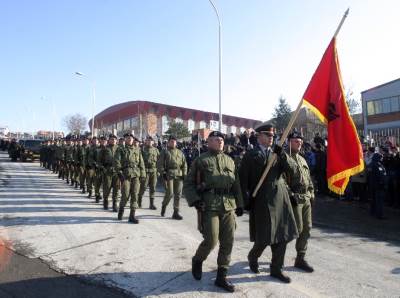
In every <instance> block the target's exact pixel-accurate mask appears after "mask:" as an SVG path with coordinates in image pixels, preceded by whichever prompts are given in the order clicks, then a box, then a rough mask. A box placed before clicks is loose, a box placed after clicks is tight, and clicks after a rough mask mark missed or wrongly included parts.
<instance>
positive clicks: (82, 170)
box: [78, 166, 86, 188]
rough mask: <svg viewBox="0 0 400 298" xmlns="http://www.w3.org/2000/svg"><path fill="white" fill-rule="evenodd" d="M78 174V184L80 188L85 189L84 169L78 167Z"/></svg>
mask: <svg viewBox="0 0 400 298" xmlns="http://www.w3.org/2000/svg"><path fill="white" fill-rule="evenodd" d="M78 173H79V184H80V186H81V188H82V187H85V182H86V168H85V167H82V166H79V167H78Z"/></svg>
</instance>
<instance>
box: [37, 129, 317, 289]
mask: <svg viewBox="0 0 400 298" xmlns="http://www.w3.org/2000/svg"><path fill="white" fill-rule="evenodd" d="M256 132H257V145H256V146H255V147H254V148H253V149H251V150H248V151H247V152H246V153H245V154H244V156H243V158H242V160H241V161H240V162H234V161H233V159H232V158H231V157H230V156H229V155H227V154H225V153H224V141H225V137H224V135H223V134H222V133H220V132H212V133H210V135H209V137H208V151H206V152H204V153H202V154H201V155H200V156H198V157H197V158H196V159H194V160H193V162H192V164H191V167H190V170H189V173H188V174H187V162H186V158H185V156H184V154H183V153H182V151H181V150H179V149H178V148H177V139H176V138H175V137H174V136H170V137H169V140H168V143H167V147H166V148H165V149H162V150H161V152H160V151H159V150H158V149H157V148H156V147H155V146H154V140H153V139H152V138H151V137H148V138H147V139H146V141H145V144H144V145H143V146H142V148H141V147H140V142H139V140H138V139H137V138H136V137H135V136H134V135H132V134H125V135H124V138H123V139H122V138H121V139H119V142H118V141H117V140H118V138H117V137H116V136H115V135H109V138H108V140H107V139H106V138H105V137H100V138H99V140H100V142H99V140H98V139H97V138H96V137H93V138H92V139H91V140H88V139H86V138H80V139H74V138H66V140H65V141H61V142H55V143H54V144H52V142H50V143H46V144H45V145H44V148H43V150H42V151H41V153H43V154H41V163H42V165H43V166H44V167H47V168H49V167H50V169H54V171H55V172H57V173H58V176H59V178H60V179H63V180H66V182H67V183H68V184H71V185H72V186H74V187H75V188H78V187H80V188H81V189H82V193H86V192H87V193H88V198H91V197H92V196H94V197H95V200H96V202H97V203H98V202H100V201H102V202H103V208H104V209H105V210H107V209H108V207H109V196H110V194H111V198H112V211H113V212H117V219H118V220H122V219H123V215H124V210H125V206H126V205H127V203H128V201H129V209H130V213H129V217H128V222H130V223H133V224H138V223H139V219H138V217H137V213H136V211H137V209H138V208H141V207H142V203H143V196H144V193H145V190H146V188H147V187H149V208H150V209H152V210H156V209H157V208H156V206H155V190H156V185H157V180H158V177H160V178H161V182H162V184H163V186H164V188H165V195H164V199H163V201H162V204H161V216H165V213H166V209H167V207H168V205H169V203H170V201H171V199H172V197H173V198H174V201H173V214H172V218H173V219H176V220H181V219H182V216H181V215H180V213H179V208H180V199H181V196H182V191H183V192H184V194H185V198H186V200H187V202H188V204H189V206H191V207H195V208H196V210H197V215H198V229H199V231H200V232H201V234H202V235H203V238H204V239H203V241H202V242H201V243H200V245H199V247H198V249H197V251H196V253H195V255H194V256H193V258H192V275H193V277H194V278H195V279H196V280H201V278H202V264H203V262H204V261H205V260H206V258H207V256H208V255H209V254H210V252H211V251H212V250H213V249H214V248H215V246H216V245H217V244H218V242H219V252H218V259H217V263H218V270H217V277H216V280H215V285H216V286H218V287H220V288H222V289H224V290H226V291H228V292H234V290H235V287H234V285H233V284H232V283H231V282H229V281H228V280H227V272H228V268H229V263H230V260H231V252H232V247H233V243H234V232H235V229H236V219H235V218H236V216H242V215H243V213H244V210H246V211H248V213H249V230H250V241H251V242H254V245H253V247H252V249H251V250H250V251H249V253H248V262H249V268H250V270H251V271H252V272H254V273H255V274H258V273H260V270H259V263H258V260H259V258H260V257H261V256H262V253H263V252H264V250H265V248H266V247H267V246H270V247H271V251H272V260H271V265H270V275H271V276H272V277H274V278H277V279H279V280H280V281H282V282H285V283H290V282H291V279H290V277H288V276H287V275H286V274H285V273H284V272H283V265H284V258H285V253H286V246H287V244H288V243H289V242H290V241H292V240H294V239H296V246H295V247H296V251H297V257H296V260H295V263H294V266H295V267H297V268H299V269H301V270H303V271H305V272H313V270H314V269H313V268H312V267H311V266H310V265H309V264H308V262H307V261H306V260H305V254H306V251H307V243H308V239H309V237H310V230H311V226H312V220H311V218H312V216H311V214H312V213H311V211H312V204H313V201H314V188H313V184H312V180H311V178H310V170H309V168H308V166H307V163H306V161H305V160H304V158H303V157H302V156H300V154H299V151H300V149H301V146H302V136H301V135H299V134H297V133H292V134H291V135H289V138H288V139H289V140H288V142H289V149H288V151H287V152H286V151H285V150H283V149H282V147H280V146H278V145H274V137H275V129H274V127H273V126H272V125H270V124H262V125H260V126H259V127H258V128H256ZM89 142H90V143H91V144H90V145H89ZM117 142H118V144H117ZM51 146H53V147H51ZM53 151H54V154H53V153H52V152H53ZM52 154H53V155H54V156H53V157H52ZM274 154H275V155H276V159H275V161H274V162H273V164H272V167H271V169H270V172H269V173H268V175H267V176H266V178H265V179H264V181H263V183H262V184H261V187H260V189H259V191H258V192H257V195H256V196H253V192H254V189H255V187H256V185H257V183H258V181H259V180H260V178H261V176H262V173H263V171H264V169H265V168H266V166H267V164H268V162H270V161H272V160H274V158H275V157H273V155H274ZM53 163H54V164H55V165H54V167H53ZM49 165H50V166H49ZM186 176H187V177H186ZM100 190H102V195H101V193H100ZM119 198H121V200H120V202H118V200H119Z"/></svg>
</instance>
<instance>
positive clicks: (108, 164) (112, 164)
mask: <svg viewBox="0 0 400 298" xmlns="http://www.w3.org/2000/svg"><path fill="white" fill-rule="evenodd" d="M118 151H119V147H118V145H117V137H116V136H115V135H113V134H110V135H109V138H108V145H107V146H106V147H104V148H102V149H101V151H100V157H99V159H100V163H101V165H102V167H103V168H104V172H103V208H104V210H107V209H108V197H109V195H110V192H111V188H112V206H113V208H112V209H113V211H114V212H117V211H118V210H117V200H118V190H119V187H120V183H119V181H118V175H117V174H118V172H117V166H116V157H117V152H118Z"/></svg>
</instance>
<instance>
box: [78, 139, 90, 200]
mask: <svg viewBox="0 0 400 298" xmlns="http://www.w3.org/2000/svg"><path fill="white" fill-rule="evenodd" d="M81 140H82V145H81V146H80V147H79V148H78V154H77V155H78V164H77V166H78V168H79V184H80V186H81V189H82V193H85V192H86V189H85V182H86V166H87V156H86V154H87V148H88V144H89V140H88V138H86V137H82V138H81Z"/></svg>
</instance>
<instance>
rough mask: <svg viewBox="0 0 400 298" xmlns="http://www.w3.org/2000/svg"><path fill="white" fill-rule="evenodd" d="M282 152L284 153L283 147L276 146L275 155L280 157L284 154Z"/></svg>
mask: <svg viewBox="0 0 400 298" xmlns="http://www.w3.org/2000/svg"><path fill="white" fill-rule="evenodd" d="M282 151H283V149H282V147H281V146H279V145H275V146H274V153H276V155H278V156H280V155H281V154H282Z"/></svg>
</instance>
